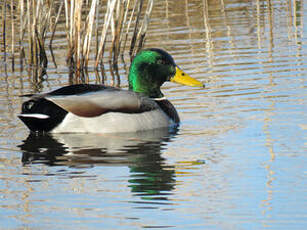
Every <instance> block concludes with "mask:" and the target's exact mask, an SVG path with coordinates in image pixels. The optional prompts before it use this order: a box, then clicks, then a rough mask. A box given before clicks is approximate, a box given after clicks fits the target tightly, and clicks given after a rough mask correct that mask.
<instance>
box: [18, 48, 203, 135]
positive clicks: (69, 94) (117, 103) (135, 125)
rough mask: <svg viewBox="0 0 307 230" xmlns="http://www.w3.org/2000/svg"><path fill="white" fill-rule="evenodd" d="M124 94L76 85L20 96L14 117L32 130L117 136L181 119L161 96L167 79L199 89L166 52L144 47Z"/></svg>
mask: <svg viewBox="0 0 307 230" xmlns="http://www.w3.org/2000/svg"><path fill="white" fill-rule="evenodd" d="M128 78H129V90H124V89H119V88H114V87H110V86H104V85H94V84H77V85H70V86H65V87H62V88H59V89H57V90H54V91H52V92H49V93H41V94H29V95H24V96H25V97H30V98H29V100H28V101H26V102H24V103H23V104H22V112H21V114H19V115H18V117H19V118H20V119H21V120H22V121H23V122H24V123H25V125H26V126H27V127H28V128H29V129H30V130H31V131H32V132H52V133H119V132H136V131H142V130H149V129H156V128H162V127H176V126H178V124H179V122H180V119H179V116H178V113H177V111H176V109H175V107H174V106H173V105H172V104H171V103H170V102H169V101H168V100H167V99H166V98H165V97H164V95H163V94H162V92H161V89H160V87H161V85H162V84H163V83H164V82H166V81H171V82H177V83H180V84H183V85H188V86H196V87H204V85H203V84H202V83H201V82H200V81H198V80H196V79H194V78H192V77H190V76H189V75H188V74H186V73H184V72H183V71H182V70H181V69H180V68H179V67H178V66H177V65H176V64H175V62H174V59H173V58H172V57H171V55H170V54H168V53H167V52H166V51H164V50H161V49H156V48H151V49H144V50H142V51H140V52H139V53H138V54H137V55H136V56H135V58H134V59H133V61H132V63H131V66H130V70H129V77H128Z"/></svg>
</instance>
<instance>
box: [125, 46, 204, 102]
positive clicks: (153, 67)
mask: <svg viewBox="0 0 307 230" xmlns="http://www.w3.org/2000/svg"><path fill="white" fill-rule="evenodd" d="M166 81H172V82H177V83H180V84H183V85H188V86H196V87H204V85H203V84H202V83H201V82H200V81H198V80H196V79H194V78H192V77H190V76H189V75H187V74H186V73H184V72H183V71H182V70H181V69H180V68H179V67H178V66H177V65H176V64H175V62H174V59H173V58H172V56H171V55H169V54H168V53H167V52H165V51H164V50H161V49H155V48H152V49H144V50H142V51H140V52H139V53H138V54H137V55H136V56H135V58H134V59H133V61H132V64H131V67H130V72H129V89H130V90H132V91H134V92H138V93H143V94H144V95H146V96H148V97H151V98H160V97H163V94H162V93H161V90H160V87H161V85H162V84H163V83H164V82H166Z"/></svg>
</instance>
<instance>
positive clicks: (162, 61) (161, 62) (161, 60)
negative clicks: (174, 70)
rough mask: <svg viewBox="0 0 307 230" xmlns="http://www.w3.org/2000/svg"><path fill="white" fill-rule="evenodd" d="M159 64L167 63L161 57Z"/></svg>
mask: <svg viewBox="0 0 307 230" xmlns="http://www.w3.org/2000/svg"><path fill="white" fill-rule="evenodd" d="M157 64H159V65H163V64H165V61H164V60H163V59H159V60H158V61H157Z"/></svg>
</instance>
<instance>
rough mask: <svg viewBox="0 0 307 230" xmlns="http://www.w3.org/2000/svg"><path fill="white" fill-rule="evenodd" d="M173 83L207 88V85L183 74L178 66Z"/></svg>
mask: <svg viewBox="0 0 307 230" xmlns="http://www.w3.org/2000/svg"><path fill="white" fill-rule="evenodd" d="M171 82H176V83H179V84H182V85H187V86H194V87H205V85H204V84H203V83H202V82H200V81H198V80H196V79H194V78H192V77H190V76H189V75H188V74H186V73H185V72H183V71H182V70H181V69H179V68H178V67H177V66H176V73H175V76H174V77H172V78H171Z"/></svg>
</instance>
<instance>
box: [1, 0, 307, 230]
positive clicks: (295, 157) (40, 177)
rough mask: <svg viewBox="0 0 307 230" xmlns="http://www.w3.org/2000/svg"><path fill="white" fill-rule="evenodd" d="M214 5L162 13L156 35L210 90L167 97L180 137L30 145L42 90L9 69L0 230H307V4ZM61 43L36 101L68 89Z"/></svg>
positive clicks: (162, 7) (159, 6)
mask: <svg viewBox="0 0 307 230" xmlns="http://www.w3.org/2000/svg"><path fill="white" fill-rule="evenodd" d="M206 2H207V1H197V0H194V1H176V4H175V1H156V2H155V7H154V12H153V15H152V21H151V25H150V28H149V32H148V34H147V41H146V47H160V48H164V49H166V50H168V51H169V52H170V53H171V54H172V55H173V57H174V59H175V60H176V62H177V64H178V65H179V66H181V68H182V69H184V70H185V71H186V72H188V73H190V75H191V76H193V77H195V78H197V79H199V80H201V81H203V82H204V83H205V84H206V88H205V89H198V88H193V89H191V88H189V87H185V86H179V85H174V84H171V83H167V84H165V85H164V87H163V92H164V93H165V95H166V96H167V97H168V98H169V99H170V101H172V102H173V104H174V105H175V106H176V108H177V110H178V112H179V114H180V117H181V120H182V124H181V126H180V127H179V129H178V130H172V131H169V130H163V129H162V130H155V131H149V132H144V133H137V134H129V135H81V134H78V135H55V136H48V135H46V136H37V135H29V132H28V130H27V129H26V128H25V126H23V124H22V123H21V122H20V121H19V120H18V119H17V118H16V114H18V113H19V111H20V105H21V103H22V100H23V99H22V98H20V97H18V95H21V94H24V93H30V92H34V91H35V90H36V89H37V86H36V85H35V84H33V82H31V78H30V77H28V76H27V73H26V72H22V73H20V72H18V71H15V72H12V71H11V69H10V65H9V64H8V65H7V72H5V71H4V65H3V63H2V64H1V67H0V84H1V89H0V120H1V122H0V128H1V129H0V130H1V131H0V135H1V138H0V175H1V176H0V213H1V215H0V224H1V227H0V229H47V228H48V229H64V228H65V229H140V228H157V229H305V228H306V226H307V213H306V207H307V202H306V188H307V187H306V129H307V124H306V115H305V114H306V73H307V59H306V52H307V47H306V35H307V31H306V26H304V22H305V21H306V16H305V15H306V13H307V11H306V8H304V3H305V2H304V1H279V2H275V1H272V2H271V5H269V3H268V2H266V1H264V2H263V1H260V2H259V7H257V6H258V5H257V4H256V3H257V2H256V1H225V2H224V1H209V2H208V6H207V7H205V6H206V5H204V4H206ZM222 3H224V4H222ZM161 23H162V26H161ZM61 36H62V35H61V34H59V35H57V37H56V38H57V39H56V40H55V45H54V47H55V50H54V51H55V55H56V56H57V57H58V58H57V60H58V63H57V64H58V68H55V67H54V66H53V65H52V63H49V67H48V78H47V79H45V81H43V82H42V83H41V85H40V86H39V89H40V91H48V90H52V89H55V88H58V87H59V86H63V85H67V84H68V77H67V74H68V70H67V68H66V65H65V58H63V49H62V48H61V44H63V43H64V44H66V43H65V42H66V41H65V39H63V37H61ZM2 57H3V53H1V55H0V58H1V60H3V58H2ZM8 63H10V62H8ZM120 67H121V68H120V73H121V74H122V75H123V76H125V71H124V68H123V66H120ZM91 81H92V82H95V79H94V77H93V78H91ZM122 87H123V88H125V87H127V81H126V79H125V77H123V78H122Z"/></svg>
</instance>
